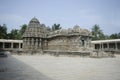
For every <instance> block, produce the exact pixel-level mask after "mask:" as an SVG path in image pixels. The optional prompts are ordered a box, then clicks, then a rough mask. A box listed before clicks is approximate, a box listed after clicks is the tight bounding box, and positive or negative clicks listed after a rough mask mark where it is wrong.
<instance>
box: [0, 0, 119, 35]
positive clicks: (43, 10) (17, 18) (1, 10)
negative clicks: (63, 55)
mask: <svg viewBox="0 0 120 80" xmlns="http://www.w3.org/2000/svg"><path fill="white" fill-rule="evenodd" d="M34 16H35V17H36V18H37V19H38V20H39V21H40V23H41V24H45V25H46V26H50V27H51V26H52V25H53V24H54V23H56V24H60V25H61V26H62V28H65V29H67V28H73V26H74V25H79V26H80V27H81V28H85V29H89V30H91V28H92V26H94V25H95V24H97V25H99V26H100V28H101V30H102V31H103V32H104V34H107V35H110V34H112V33H119V32H120V0H0V25H2V24H6V25H7V28H8V32H10V31H11V30H12V29H20V26H21V25H23V24H29V21H30V20H31V19H32V18H33V17H34Z"/></svg>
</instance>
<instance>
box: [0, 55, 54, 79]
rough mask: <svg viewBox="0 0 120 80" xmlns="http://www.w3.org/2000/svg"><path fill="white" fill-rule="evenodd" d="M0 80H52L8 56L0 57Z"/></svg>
mask: <svg viewBox="0 0 120 80" xmlns="http://www.w3.org/2000/svg"><path fill="white" fill-rule="evenodd" d="M0 80H53V79H51V78H49V77H47V76H46V75H44V74H42V73H40V72H38V71H37V70H35V69H34V68H32V67H31V66H28V65H27V64H25V63H23V62H21V61H20V60H17V59H16V58H14V57H12V56H11V55H9V56H8V57H0Z"/></svg>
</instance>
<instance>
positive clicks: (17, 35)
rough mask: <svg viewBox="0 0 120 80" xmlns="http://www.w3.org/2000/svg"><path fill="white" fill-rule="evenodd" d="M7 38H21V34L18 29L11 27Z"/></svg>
mask: <svg viewBox="0 0 120 80" xmlns="http://www.w3.org/2000/svg"><path fill="white" fill-rule="evenodd" d="M8 36H9V39H21V37H20V36H21V35H20V33H19V30H18V29H12V30H11V32H10V33H9V34H8Z"/></svg>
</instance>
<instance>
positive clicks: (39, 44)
mask: <svg viewBox="0 0 120 80" xmlns="http://www.w3.org/2000/svg"><path fill="white" fill-rule="evenodd" d="M41 41H42V40H41V38H40V39H39V43H38V46H39V48H40V49H41Z"/></svg>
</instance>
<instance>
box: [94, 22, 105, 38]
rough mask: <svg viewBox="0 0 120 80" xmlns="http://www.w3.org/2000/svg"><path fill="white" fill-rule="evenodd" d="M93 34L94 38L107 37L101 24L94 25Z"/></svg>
mask: <svg viewBox="0 0 120 80" xmlns="http://www.w3.org/2000/svg"><path fill="white" fill-rule="evenodd" d="M92 35H93V40H102V39H105V35H104V33H103V32H102V30H101V29H100V27H99V25H97V24H95V25H94V26H93V27H92Z"/></svg>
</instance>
